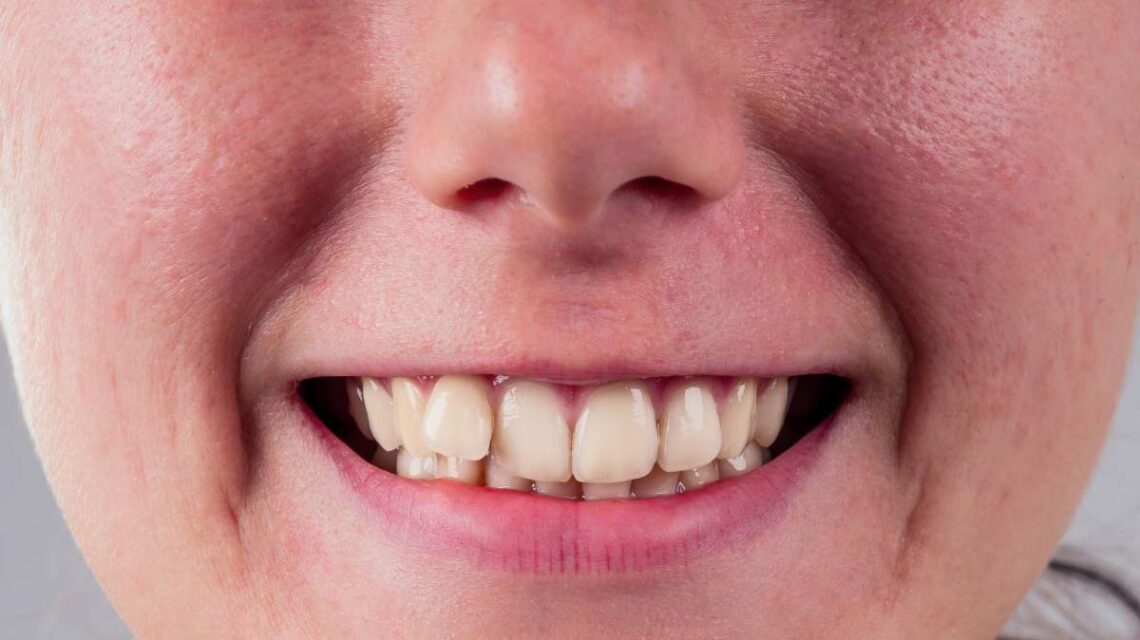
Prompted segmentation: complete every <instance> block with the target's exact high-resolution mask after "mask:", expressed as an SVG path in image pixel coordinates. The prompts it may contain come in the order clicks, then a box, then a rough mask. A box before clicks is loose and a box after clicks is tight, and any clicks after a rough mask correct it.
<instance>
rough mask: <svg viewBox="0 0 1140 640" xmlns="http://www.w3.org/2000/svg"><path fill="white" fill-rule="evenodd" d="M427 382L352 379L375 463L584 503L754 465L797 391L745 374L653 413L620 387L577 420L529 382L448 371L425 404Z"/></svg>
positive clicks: (698, 385)
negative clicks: (372, 444)
mask: <svg viewBox="0 0 1140 640" xmlns="http://www.w3.org/2000/svg"><path fill="white" fill-rule="evenodd" d="M423 386H424V385H422V384H421V382H420V381H419V380H416V379H413V378H407V377H395V378H391V379H390V380H389V381H388V384H387V385H385V383H384V381H382V380H378V379H375V378H367V377H365V378H360V379H350V380H349V381H348V399H349V409H350V413H351V414H352V417H353V420H354V421H355V422H356V424H357V425H358V428H360V430H361V432H362V433H364V435H365V436H368V437H370V438H373V439H375V440H376V442H377V444H378V445H379V448H378V450H377V454H376V456H375V457H374V461H375V463H376V464H377V465H378V466H382V467H384V468H388V469H389V470H391V471H395V472H396V473H398V474H399V475H401V476H404V477H408V478H419V479H427V478H450V479H453V480H458V481H461V482H466V483H468V484H486V485H487V486H489V487H495V488H502V489H514V490H520V491H529V490H532V489H533V490H535V491H537V492H539V493H542V494H546V495H551V496H558V497H569V498H578V497H582V498H585V499H588V500H590V499H606V498H622V497H630V496H631V495H632V496H634V497H654V496H659V495H671V494H673V493H675V492H677V491H691V490H693V489H695V488H698V487H701V486H704V485H705V484H708V483H710V482H715V481H716V480H718V479H719V478H721V477H732V476H736V475H741V474H743V473H747V472H748V471H751V470H752V469H755V468H756V467H758V466H760V465H761V464H762V463H763V462H765V461H766V460H767V458H768V453H767V450H766V447H769V446H771V445H772V443H773V442H774V441H775V440H776V437H777V436H778V435H779V432H780V428H781V427H782V425H783V422H784V417H785V415H786V412H787V407H788V398H789V395H790V392H791V389H790V385H789V381H788V379H787V378H776V379H772V380H760V381H758V380H757V379H755V378H747V377H746V378H738V379H735V380H732V381H731V383H730V384H728V385H727V388H725V387H724V385H723V384H721V385H720V386H718V383H716V382H715V381H714V380H712V379H707V378H683V379H674V380H671V381H670V382H669V383H668V384H663V385H662V386H661V387H660V389H661V390H662V391H661V392H659V393H660V395H658V396H656V397H657V399H658V401H659V402H661V403H662V405H661V406H662V410H661V411H660V414H658V412H657V411H656V410H655V406H654V397H655V396H654V394H653V393H652V392H651V389H650V387H649V385H648V384H647V383H646V381H643V380H625V381H618V382H612V383H609V384H605V385H601V386H599V387H596V388H593V389H589V390H585V392H584V394H583V399H582V401H581V403H580V407H579V408H578V410H577V419H576V420H574V421H571V420H570V419H569V418H570V417H571V416H570V411H568V408H569V407H568V405H569V404H570V403H569V402H567V401H566V400H565V399H564V396H563V395H562V394H561V392H560V391H559V390H558V389H557V388H556V387H554V386H552V385H549V384H546V383H542V382H538V381H534V380H527V379H520V378H508V379H505V381H503V382H502V383H501V384H498V385H497V386H496V387H494V388H492V386H491V385H490V384H489V383H488V382H487V379H486V378H484V377H482V376H473V375H445V376H442V377H440V378H438V379H437V380H436V381H435V384H434V386H433V387H432V388H431V391H430V393H429V394H427V395H426V396H425V393H424V388H423ZM717 389H720V392H719V393H718V392H717ZM718 395H719V396H721V397H720V399H719V402H718ZM492 398H496V399H497V400H496V402H494V403H492V401H491V399H492ZM571 424H573V428H571ZM397 450H398V455H397V453H396V452H397ZM384 452H387V453H384Z"/></svg>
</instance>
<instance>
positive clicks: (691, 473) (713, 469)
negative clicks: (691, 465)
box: [681, 461, 720, 491]
mask: <svg viewBox="0 0 1140 640" xmlns="http://www.w3.org/2000/svg"><path fill="white" fill-rule="evenodd" d="M717 480H720V469H718V468H717V463H716V462H715V461H714V462H710V463H709V464H706V465H704V466H701V467H698V468H696V469H687V470H685V471H682V472H681V487H682V488H683V489H684V490H685V491H692V490H693V489H699V488H701V487H703V486H705V485H706V484H711V483H713V482H716V481H717Z"/></svg>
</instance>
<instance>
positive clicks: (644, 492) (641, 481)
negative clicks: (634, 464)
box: [631, 467, 681, 498]
mask: <svg viewBox="0 0 1140 640" xmlns="http://www.w3.org/2000/svg"><path fill="white" fill-rule="evenodd" d="M680 478H681V474H680V473H678V472H676V471H665V470H664V469H662V468H661V467H653V471H650V472H649V475H647V476H642V477H640V478H638V479H637V480H634V481H633V486H632V487H631V490H632V492H633V495H634V496H636V497H638V498H657V497H660V496H671V495H673V494H675V493H677V482H678V481H679V480H680Z"/></svg>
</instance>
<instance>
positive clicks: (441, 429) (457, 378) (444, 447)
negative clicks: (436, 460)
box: [424, 375, 493, 460]
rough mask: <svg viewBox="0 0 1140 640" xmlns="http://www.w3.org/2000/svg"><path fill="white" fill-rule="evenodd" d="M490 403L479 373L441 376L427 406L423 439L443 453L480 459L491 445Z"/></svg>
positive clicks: (432, 447) (431, 447)
mask: <svg viewBox="0 0 1140 640" xmlns="http://www.w3.org/2000/svg"><path fill="white" fill-rule="evenodd" d="M492 424H493V418H492V416H491V405H490V403H488V402H487V382H486V381H485V380H484V379H483V378H481V377H479V376H467V375H446V376H442V377H440V379H439V380H437V381H436V383H435V388H434V389H432V392H431V397H430V398H428V401H427V407H426V408H424V442H425V443H427V446H428V448H430V449H431V450H432V451H434V452H436V453H438V454H440V455H444V456H454V457H456V458H463V459H464V460H481V459H483V458H484V457H485V456H486V455H487V451H488V450H489V449H490V446H491V427H492Z"/></svg>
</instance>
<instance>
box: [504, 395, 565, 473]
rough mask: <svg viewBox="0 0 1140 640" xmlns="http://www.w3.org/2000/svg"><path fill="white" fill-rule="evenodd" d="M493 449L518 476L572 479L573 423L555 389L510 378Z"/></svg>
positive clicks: (508, 468)
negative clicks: (570, 423)
mask: <svg viewBox="0 0 1140 640" xmlns="http://www.w3.org/2000/svg"><path fill="white" fill-rule="evenodd" d="M492 449H493V451H494V456H495V458H496V459H497V460H498V461H499V462H500V463H501V464H502V465H503V466H504V467H505V468H506V469H507V470H508V471H510V473H512V474H514V475H516V476H520V477H523V478H530V479H532V480H541V481H543V482H565V481H566V480H569V479H570V426H569V425H568V424H567V423H566V417H565V416H564V415H563V414H562V403H561V402H560V401H559V399H558V395H557V394H556V393H555V391H554V389H552V388H550V387H549V386H547V385H545V384H541V383H538V382H530V381H525V380H517V381H509V382H507V383H506V384H505V385H504V386H503V395H502V399H501V400H500V401H499V412H498V415H497V417H496V422H495V435H494V440H493V441H492Z"/></svg>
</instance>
